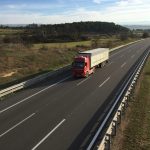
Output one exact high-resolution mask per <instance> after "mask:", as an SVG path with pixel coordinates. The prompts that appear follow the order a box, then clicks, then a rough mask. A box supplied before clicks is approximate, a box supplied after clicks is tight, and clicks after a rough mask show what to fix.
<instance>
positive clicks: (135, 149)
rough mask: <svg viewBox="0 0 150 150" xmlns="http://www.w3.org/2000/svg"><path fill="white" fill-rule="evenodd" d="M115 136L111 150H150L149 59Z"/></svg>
mask: <svg viewBox="0 0 150 150" xmlns="http://www.w3.org/2000/svg"><path fill="white" fill-rule="evenodd" d="M117 134H118V135H117V137H116V138H115V139H114V141H113V145H112V150H150V58H149V59H148V61H147V63H146V66H145V68H144V70H143V73H142V74H141V77H140V80H139V82H138V84H137V86H136V90H135V94H134V96H133V97H132V98H131V102H130V103H129V109H128V111H127V113H126V116H125V118H124V120H123V122H122V124H121V126H120V128H119V131H118V133H117Z"/></svg>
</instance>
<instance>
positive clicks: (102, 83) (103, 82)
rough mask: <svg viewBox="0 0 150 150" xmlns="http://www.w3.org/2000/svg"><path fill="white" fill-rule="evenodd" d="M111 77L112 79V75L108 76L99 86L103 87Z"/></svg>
mask: <svg viewBox="0 0 150 150" xmlns="http://www.w3.org/2000/svg"><path fill="white" fill-rule="evenodd" d="M109 79H110V77H108V78H107V79H106V80H105V81H104V82H103V83H102V84H100V86H99V87H102V86H103V85H104V84H105V83H106V82H107V81H108V80H109Z"/></svg>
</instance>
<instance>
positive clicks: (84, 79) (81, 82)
mask: <svg viewBox="0 0 150 150" xmlns="http://www.w3.org/2000/svg"><path fill="white" fill-rule="evenodd" d="M90 78H91V76H90V77H88V78H86V79H84V80H82V81H81V82H79V83H77V86H79V85H81V84H82V83H83V82H85V81H86V80H88V79H90Z"/></svg>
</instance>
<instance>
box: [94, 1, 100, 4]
mask: <svg viewBox="0 0 150 150" xmlns="http://www.w3.org/2000/svg"><path fill="white" fill-rule="evenodd" d="M93 2H94V3H96V4H100V3H101V0H93Z"/></svg>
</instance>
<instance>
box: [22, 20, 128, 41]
mask: <svg viewBox="0 0 150 150" xmlns="http://www.w3.org/2000/svg"><path fill="white" fill-rule="evenodd" d="M25 29H26V31H25V36H24V40H29V41H33V42H63V41H78V40H87V38H89V37H90V36H91V35H96V36H98V35H100V34H105V35H106V34H109V35H112V34H119V33H122V32H128V31H129V29H127V28H126V27H123V26H120V25H116V24H114V23H108V22H74V23H66V24H55V25H36V24H31V25H28V26H26V27H25ZM31 35H32V36H31Z"/></svg>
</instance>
